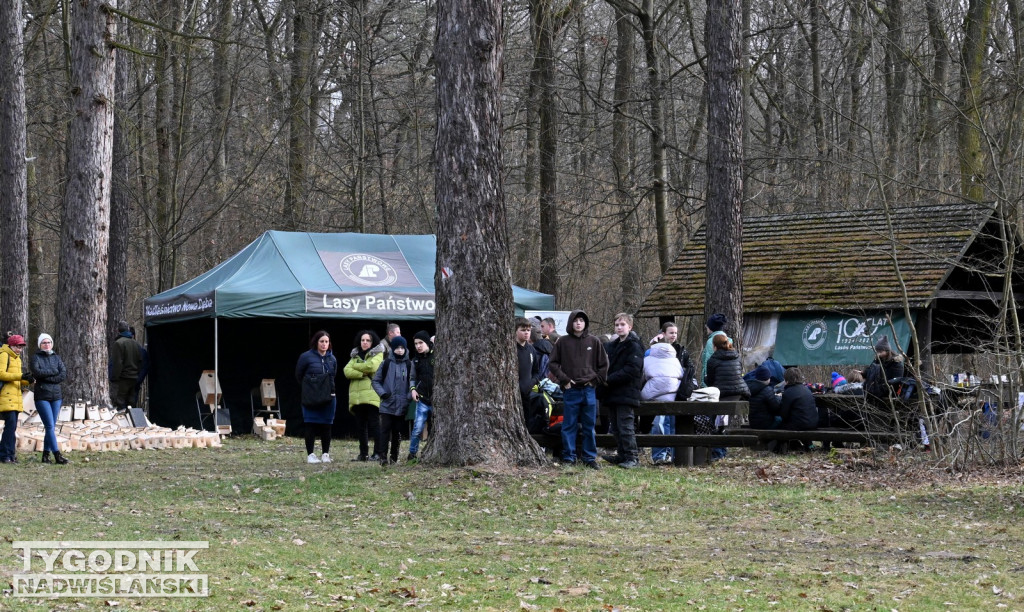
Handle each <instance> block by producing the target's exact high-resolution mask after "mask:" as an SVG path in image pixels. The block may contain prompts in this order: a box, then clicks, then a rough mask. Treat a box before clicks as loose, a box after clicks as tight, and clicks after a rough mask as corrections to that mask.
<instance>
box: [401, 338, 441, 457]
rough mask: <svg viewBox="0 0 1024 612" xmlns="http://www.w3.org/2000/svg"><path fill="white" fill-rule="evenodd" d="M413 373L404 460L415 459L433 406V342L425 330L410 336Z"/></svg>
mask: <svg viewBox="0 0 1024 612" xmlns="http://www.w3.org/2000/svg"><path fill="white" fill-rule="evenodd" d="M412 346H413V356H412V364H413V374H414V376H415V378H414V379H413V381H412V385H411V387H412V391H411V395H412V401H413V403H414V404H415V412H414V414H413V424H412V435H410V436H409V456H408V457H406V461H416V458H417V453H418V452H419V450H420V437H421V436H422V435H423V428H424V427H426V425H427V418H428V417H429V416H430V413H431V412H433V406H434V343H433V341H431V339H430V334H429V333H427V332H426V331H419V332H416V335H415V336H413V337H412Z"/></svg>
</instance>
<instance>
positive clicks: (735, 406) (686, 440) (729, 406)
mask: <svg viewBox="0 0 1024 612" xmlns="http://www.w3.org/2000/svg"><path fill="white" fill-rule="evenodd" d="M748 408H749V404H748V403H747V402H640V406H639V407H638V408H635V409H634V410H633V413H634V414H635V415H636V416H659V415H666V416H674V417H676V433H675V434H671V435H659V434H644V433H637V435H636V445H637V446H638V447H641V448H647V447H656V446H664V447H672V448H675V450H676V453H675V464H676V465H686V466H693V465H694V448H699V449H707V448H711V447H726V446H756V445H757V444H759V443H760V439H759V438H758V437H757V436H756V435H753V434H747V433H740V434H730V435H703V434H696V433H694V420H693V419H694V417H696V416H712V417H713V416H718V415H727V416H731V417H733V416H741V417H742V416H746V415H747V410H748ZM533 438H534V439H535V440H536V441H537V442H538V443H539V444H541V445H542V446H560V445H561V436H553V435H548V434H534V435H533ZM615 446H616V443H615V437H614V436H612V435H610V434H601V435H598V436H597V447H598V448H613V447H615ZM697 463H706V457H698V461H697Z"/></svg>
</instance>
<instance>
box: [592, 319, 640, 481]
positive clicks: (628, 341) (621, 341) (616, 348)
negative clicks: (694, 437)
mask: <svg viewBox="0 0 1024 612" xmlns="http://www.w3.org/2000/svg"><path fill="white" fill-rule="evenodd" d="M615 336H616V337H615V339H614V340H612V341H610V342H608V343H607V344H605V345H604V350H605V352H606V353H608V378H607V379H605V384H604V385H603V386H602V387H599V397H600V399H601V404H602V405H603V406H604V407H605V408H607V409H608V420H609V423H610V425H611V427H610V429H611V432H612V434H613V435H614V436H615V441H616V442H617V444H618V449H617V452H616V454H615V455H609V456H605V457H604V458H605V459H606V460H608V461H611V462H612V463H616V464H618V466H619V467H621V468H626V469H629V468H635V467H637V466H638V465H640V463H639V462H638V461H637V457H638V456H639V452H638V450H637V447H636V427H635V417H634V415H633V409H634V408H637V407H639V406H640V388H641V387H642V386H643V373H644V347H643V345H642V344H641V343H640V336H637V335H636V332H634V331H633V316H632V315H629V314H626V313H624V312H620V313H619V314H617V315H615Z"/></svg>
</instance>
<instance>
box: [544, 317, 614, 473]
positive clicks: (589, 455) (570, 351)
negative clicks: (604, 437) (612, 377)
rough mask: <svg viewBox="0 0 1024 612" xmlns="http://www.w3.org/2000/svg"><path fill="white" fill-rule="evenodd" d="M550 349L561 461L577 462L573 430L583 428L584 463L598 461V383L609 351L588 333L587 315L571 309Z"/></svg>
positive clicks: (604, 372) (604, 374) (605, 371)
mask: <svg viewBox="0 0 1024 612" xmlns="http://www.w3.org/2000/svg"><path fill="white" fill-rule="evenodd" d="M565 332H566V333H565V335H564V336H562V337H561V338H559V340H558V342H556V343H555V346H554V349H553V350H552V351H551V360H550V361H549V362H548V374H549V375H550V377H551V378H552V379H553V380H555V381H556V382H557V383H558V384H559V386H561V387H562V390H563V391H562V403H563V408H562V415H563V417H562V461H563V462H564V463H565V464H566V465H572V464H574V463H576V434H577V432H578V431H579V430H581V429H582V435H583V448H582V449H581V450H582V452H581V459H582V460H583V465H585V466H587V467H589V468H592V469H595V470H596V469H600V468H599V467H598V465H597V437H596V433H595V431H594V427H595V425H596V424H597V397H596V389H597V387H599V386H601V385H603V384H604V381H605V378H607V376H608V355H607V354H606V353H605V351H604V346H603V345H602V344H601V341H600V340H599V339H598V338H597V337H596V336H592V335H591V334H590V317H588V316H587V313H585V312H583V311H582V310H574V311H573V312H572V313H571V314H570V315H569V322H568V324H566V326H565Z"/></svg>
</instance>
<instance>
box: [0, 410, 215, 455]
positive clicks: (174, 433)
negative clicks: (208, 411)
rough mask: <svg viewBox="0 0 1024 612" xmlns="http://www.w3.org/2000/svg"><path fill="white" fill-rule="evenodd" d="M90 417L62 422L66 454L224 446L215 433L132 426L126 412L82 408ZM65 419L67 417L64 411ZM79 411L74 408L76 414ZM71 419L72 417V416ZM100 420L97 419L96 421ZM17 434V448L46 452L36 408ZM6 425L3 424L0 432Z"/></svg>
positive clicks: (61, 442) (24, 415)
mask: <svg viewBox="0 0 1024 612" xmlns="http://www.w3.org/2000/svg"><path fill="white" fill-rule="evenodd" d="M82 410H83V412H84V414H85V415H86V416H88V417H89V418H86V419H84V420H77V421H76V420H64V419H63V418H61V419H58V422H57V425H56V427H55V429H56V433H57V444H58V445H59V446H60V449H61V452H62V453H67V452H69V451H76V450H77V451H100V452H107V451H126V450H154V449H164V448H217V447H220V446H221V436H220V434H218V433H217V432H213V431H201V430H196V429H191V428H186V427H185V426H181V427H178V428H177V429H171V428H169V427H158V426H156V425H152V424H150V423H149V422H148V421H147V422H146V423H145V424H139V425H141V426H135V425H133V424H132V422H131V420H130V419H129V417H128V415H127V414H126V413H124V412H114V411H111V410H109V409H107V408H99V407H92V406H89V407H84V406H83V407H82ZM61 412H62V415H61V416H62V417H63V416H64V415H63V412H64V411H63V410H62V411H61ZM78 412H79V407H78V406H77V405H76V406H75V407H74V413H78ZM69 416H70V415H69ZM93 417H96V418H93ZM18 420H19V424H18V429H17V432H16V440H17V448H18V450H19V451H22V452H34V451H41V450H43V436H44V433H45V431H44V429H43V424H42V421H41V419H40V418H39V415H38V414H35V410H34V408H33V409H32V410H31V411H29V410H26V412H23V413H22V414H21V415H20V416H19V419H18ZM2 430H3V423H2V422H0V431H2Z"/></svg>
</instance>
